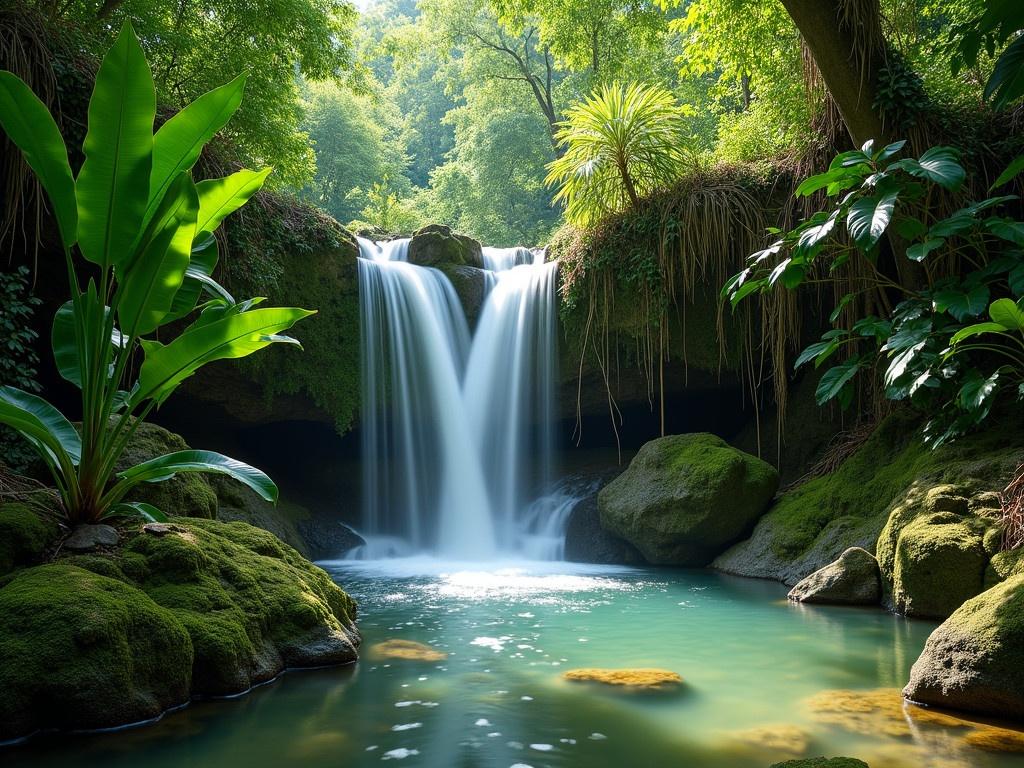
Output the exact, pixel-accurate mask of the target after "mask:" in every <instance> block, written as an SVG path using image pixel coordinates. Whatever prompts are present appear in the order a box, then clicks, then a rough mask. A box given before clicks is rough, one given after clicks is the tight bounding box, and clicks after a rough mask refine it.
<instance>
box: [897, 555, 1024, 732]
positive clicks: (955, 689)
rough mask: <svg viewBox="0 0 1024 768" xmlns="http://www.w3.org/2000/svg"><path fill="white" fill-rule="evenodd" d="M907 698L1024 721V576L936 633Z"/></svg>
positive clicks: (965, 608)
mask: <svg viewBox="0 0 1024 768" xmlns="http://www.w3.org/2000/svg"><path fill="white" fill-rule="evenodd" d="M903 693H904V695H905V696H906V697H907V698H909V699H912V700H914V701H919V702H922V703H924V704H931V705H934V706H937V707H948V708H952V709H962V710H966V711H970V712H977V713H979V714H983V715H992V716H995V717H1003V718H1012V719H1017V720H1020V719H1024V575H1020V576H1013V577H1011V578H1009V579H1007V580H1006V581H1004V582H1002V583H1001V584H998V585H996V586H995V587H992V588H991V589H989V590H987V591H985V592H982V593H981V594H980V595H978V596H977V597H974V598H971V599H970V600H968V601H967V602H965V603H964V604H963V605H961V606H960V607H959V608H958V609H957V610H956V611H955V612H954V613H953V615H952V616H950V617H949V618H948V619H946V621H945V622H943V623H942V624H941V625H940V626H939V627H938V628H937V629H936V630H935V631H934V632H932V634H931V636H930V637H929V638H928V642H927V643H926V644H925V647H924V650H923V651H922V652H921V656H920V657H919V658H918V660H917V661H916V662H915V663H914V666H913V668H912V669H911V672H910V682H909V683H908V684H907V687H906V688H905V689H904V691H903Z"/></svg>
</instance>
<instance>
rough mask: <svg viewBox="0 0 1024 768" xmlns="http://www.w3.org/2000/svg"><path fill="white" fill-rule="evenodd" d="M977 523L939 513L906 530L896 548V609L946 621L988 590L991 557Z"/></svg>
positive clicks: (908, 525) (894, 587) (910, 614)
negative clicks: (986, 587) (962, 605)
mask: <svg viewBox="0 0 1024 768" xmlns="http://www.w3.org/2000/svg"><path fill="white" fill-rule="evenodd" d="M982 535H983V529H981V530H980V526H979V525H978V523H977V519H976V518H967V517H961V516H958V515H956V514H954V513H952V512H939V513H936V514H932V515H928V516H925V517H920V518H917V519H915V520H914V521H913V522H911V523H909V524H907V525H905V526H904V527H903V528H902V530H901V531H900V533H899V538H898V540H897V543H896V552H895V566H894V568H893V576H892V578H893V582H892V601H893V607H894V608H895V609H896V610H897V611H898V612H900V613H902V614H905V615H907V616H916V617H920V618H930V619H944V618H946V617H947V616H949V615H950V614H951V613H952V612H953V611H955V610H956V609H957V608H959V607H960V605H961V604H962V603H963V602H964V601H965V600H968V599H970V598H972V597H974V596H975V595H977V594H978V593H979V592H981V591H982V589H983V588H984V580H985V568H986V566H987V565H988V555H987V553H986V552H985V548H984V545H983V542H982Z"/></svg>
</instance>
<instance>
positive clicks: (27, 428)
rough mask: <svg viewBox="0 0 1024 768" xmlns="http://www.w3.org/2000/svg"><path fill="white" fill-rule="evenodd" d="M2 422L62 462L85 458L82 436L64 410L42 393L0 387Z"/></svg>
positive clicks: (74, 462) (64, 463)
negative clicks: (49, 401)
mask: <svg viewBox="0 0 1024 768" xmlns="http://www.w3.org/2000/svg"><path fill="white" fill-rule="evenodd" d="M0 424H6V425H7V426H9V427H12V428H13V429H14V430H15V431H17V432H19V433H21V435H22V436H24V437H25V438H26V439H27V440H28V441H29V442H30V443H32V445H34V446H35V447H36V449H37V450H39V451H41V452H42V453H43V454H44V455H45V456H49V457H50V458H51V459H52V460H54V461H55V462H57V463H58V464H61V465H66V464H67V463H68V462H70V463H71V464H78V463H79V462H80V461H81V460H82V438H81V437H79V435H78V432H77V430H76V429H75V428H74V426H73V425H72V424H71V422H70V421H68V420H67V419H66V418H64V414H62V413H61V412H60V411H58V410H57V409H56V408H54V407H53V406H52V405H50V404H49V403H48V402H46V401H45V400H43V398H41V397H39V396H38V395H33V394H30V393H28V392H24V391H22V390H20V389H17V388H15V387H0Z"/></svg>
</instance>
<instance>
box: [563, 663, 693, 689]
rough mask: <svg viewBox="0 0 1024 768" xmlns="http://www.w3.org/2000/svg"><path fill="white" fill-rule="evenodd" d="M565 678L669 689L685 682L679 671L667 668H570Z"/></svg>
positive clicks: (631, 686)
mask: <svg viewBox="0 0 1024 768" xmlns="http://www.w3.org/2000/svg"><path fill="white" fill-rule="evenodd" d="M562 677H563V678H564V679H565V680H572V681H574V682H594V683H604V684H605V685H618V686H624V687H627V688H642V689H647V690H667V689H672V688H676V687H678V686H680V685H682V683H683V678H682V677H680V676H679V674H678V673H676V672H672V671H670V670H667V669H653V668H651V669H647V668H636V669H597V668H591V669H570V670H569V671H568V672H564V673H563V674H562Z"/></svg>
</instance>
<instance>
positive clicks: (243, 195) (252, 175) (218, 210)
mask: <svg viewBox="0 0 1024 768" xmlns="http://www.w3.org/2000/svg"><path fill="white" fill-rule="evenodd" d="M270 171H271V169H270V168H265V169H264V170H262V171H249V170H242V171H238V172H237V173H233V174H231V175H230V176H226V177H225V178H223V179H209V180H207V181H201V182H199V183H198V184H197V185H196V189H198V191H199V219H198V222H197V223H196V239H197V240H202V239H203V238H205V237H207V236H208V235H210V234H212V233H213V232H214V231H215V230H216V229H217V227H218V226H220V223H221V222H222V221H223V220H224V219H225V218H227V217H228V215H230V214H231V213H233V212H234V211H237V210H238V209H239V208H241V207H242V206H243V205H245V204H246V203H247V202H248V200H249V198H250V197H252V196H253V195H255V194H256V193H257V192H259V190H260V188H261V187H262V186H263V182H264V181H266V178H267V176H269V175H270Z"/></svg>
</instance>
